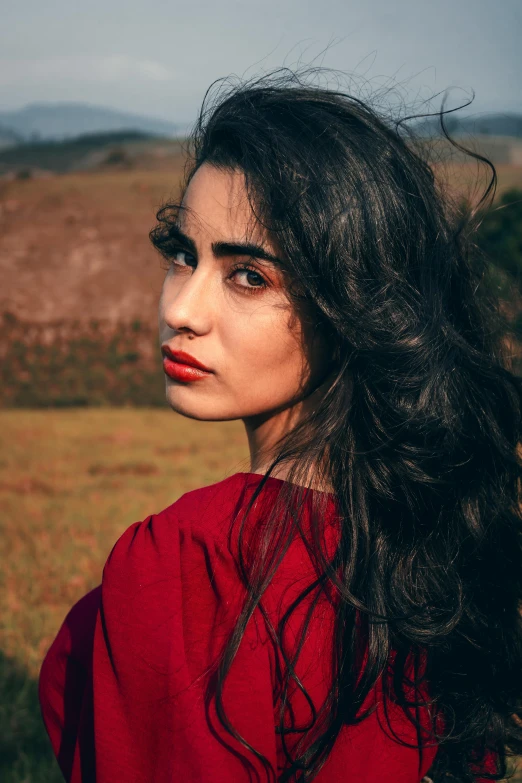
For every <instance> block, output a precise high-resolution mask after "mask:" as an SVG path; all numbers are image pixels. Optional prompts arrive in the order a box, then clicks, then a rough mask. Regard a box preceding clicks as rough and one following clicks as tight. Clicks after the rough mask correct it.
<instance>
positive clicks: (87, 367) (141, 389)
mask: <svg viewBox="0 0 522 783" xmlns="http://www.w3.org/2000/svg"><path fill="white" fill-rule="evenodd" d="M129 339H130V342H131V345H132V349H131V350H129ZM2 342H3V351H2V353H3V355H2V361H1V366H0V405H2V406H3V407H21V408H34V407H38V408H40V407H69V406H71V405H76V406H78V405H164V404H165V382H164V377H163V371H162V369H161V362H160V359H161V355H160V351H159V347H158V340H157V335H156V333H155V332H154V331H153V330H152V329H151V328H150V327H148V326H146V325H144V324H142V323H141V321H139V320H135V321H133V322H132V323H130V324H122V323H115V324H113V323H111V322H108V323H102V322H100V321H96V320H91V321H90V322H89V323H87V324H83V323H81V322H79V321H78V322H60V321H58V322H54V323H49V324H46V325H45V327H44V328H42V327H41V325H38V326H37V327H36V328H35V325H34V324H28V323H25V322H23V321H19V320H18V319H17V318H16V317H15V316H14V315H12V314H10V313H4V319H3V325H2Z"/></svg>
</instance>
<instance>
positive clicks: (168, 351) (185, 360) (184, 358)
mask: <svg viewBox="0 0 522 783" xmlns="http://www.w3.org/2000/svg"><path fill="white" fill-rule="evenodd" d="M161 352H162V353H163V355H164V356H168V357H169V358H170V359H172V360H173V361H175V362H179V363H180V364H188V365H189V366H190V367H197V369H198V370H204V371H205V372H212V370H210V369H209V368H208V367H205V365H204V364H202V363H201V362H198V360H197V359H194V357H193V356H191V355H190V354H189V353H185V351H173V350H172V348H169V346H168V345H162V346H161Z"/></svg>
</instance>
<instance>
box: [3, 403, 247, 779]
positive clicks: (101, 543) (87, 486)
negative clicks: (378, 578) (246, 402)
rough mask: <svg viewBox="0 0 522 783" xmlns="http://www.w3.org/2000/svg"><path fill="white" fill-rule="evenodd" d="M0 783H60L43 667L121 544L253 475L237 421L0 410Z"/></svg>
mask: <svg viewBox="0 0 522 783" xmlns="http://www.w3.org/2000/svg"><path fill="white" fill-rule="evenodd" d="M0 442H1V451H0V453H1V455H2V456H1V460H0V509H1V516H0V525H1V532H0V542H1V543H0V546H1V553H0V557H1V562H2V571H1V576H0V579H1V586H0V650H1V653H0V781H2V783H54V782H55V781H56V782H58V781H60V780H62V778H61V775H60V773H59V770H58V767H57V765H56V764H55V762H54V758H53V757H52V753H51V750H50V746H49V744H48V740H47V735H46V733H45V730H44V728H43V724H42V722H41V718H40V711H39V704H38V699H37V691H36V683H37V676H38V672H39V667H40V664H41V661H42V659H43V656H44V655H45V652H46V650H47V649H48V647H49V645H50V643H51V642H52V640H53V638H54V636H55V634H56V632H57V630H58V628H59V626H60V624H61V622H62V620H63V619H64V617H65V615H66V613H67V611H68V610H69V609H70V607H71V606H72V604H73V603H75V601H77V600H78V599H79V598H80V597H81V596H82V595H84V594H85V593H86V592H87V591H88V590H90V589H91V588H92V587H95V586H96V585H97V584H99V583H100V582H101V575H102V568H103V564H104V562H105V560H106V559H107V556H108V554H109V552H110V550H111V548H112V546H113V544H114V543H115V541H116V539H117V538H118V537H119V536H120V535H121V533H123V531H124V530H125V529H126V528H127V527H128V526H129V525H130V524H132V522H135V521H137V520H139V519H143V518H144V517H146V516H147V515H148V514H150V513H153V512H156V511H160V510H161V509H163V508H165V507H166V506H168V505H169V504H170V503H173V502H174V501H175V500H176V499H177V498H178V497H179V496H180V495H182V494H183V493H184V492H187V491H189V490H191V489H195V488H196V487H199V486H204V485H206V484H211V483H212V482H215V481H220V480H221V479H223V478H225V477H226V476H227V475H230V474H232V473H235V472H238V471H248V470H249V467H250V460H249V458H248V447H247V442H246V436H245V433H244V428H243V425H242V424H241V423H240V422H196V421H192V420H190V419H186V418H184V417H182V416H179V415H177V414H175V413H173V412H172V411H171V410H170V409H165V410H163V409H159V410H158V409H140V410H137V409H130V408H127V409H125V408H120V409H110V410H109V409H89V410H85V409H83V410H81V409H76V410H74V409H73V410H67V411H54V410H50V411H0Z"/></svg>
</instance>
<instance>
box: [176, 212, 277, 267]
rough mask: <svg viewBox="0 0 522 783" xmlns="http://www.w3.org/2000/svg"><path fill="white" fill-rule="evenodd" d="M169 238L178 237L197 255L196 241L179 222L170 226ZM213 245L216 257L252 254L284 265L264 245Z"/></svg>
mask: <svg viewBox="0 0 522 783" xmlns="http://www.w3.org/2000/svg"><path fill="white" fill-rule="evenodd" d="M169 239H177V240H178V241H179V242H182V243H183V244H184V245H185V246H186V247H187V248H188V249H189V250H190V251H191V252H192V253H194V255H197V248H196V243H195V242H194V240H193V239H192V238H191V237H189V236H187V234H185V232H184V231H182V230H181V228H180V227H179V226H178V225H177V223H174V224H172V225H171V226H170V228H169ZM211 247H212V252H213V253H214V255H215V257H216V258H225V257H226V256H250V257H251V258H257V259H259V260H261V261H270V262H271V263H272V264H275V265H276V266H280V267H283V266H284V264H283V262H282V260H281V259H280V258H278V257H277V256H275V255H274V254H273V253H270V252H269V251H268V250H266V249H265V248H264V247H263V246H262V245H257V244H256V243H253V242H212V244H211Z"/></svg>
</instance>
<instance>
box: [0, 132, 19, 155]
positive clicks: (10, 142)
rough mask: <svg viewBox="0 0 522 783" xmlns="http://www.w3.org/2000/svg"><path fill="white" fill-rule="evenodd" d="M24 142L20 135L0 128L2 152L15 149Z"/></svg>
mask: <svg viewBox="0 0 522 783" xmlns="http://www.w3.org/2000/svg"><path fill="white" fill-rule="evenodd" d="M21 141H23V139H22V138H21V136H20V135H19V134H18V133H15V132H14V131H13V130H11V129H10V128H2V127H1V126H0V150H3V149H6V147H14V146H15V145H16V144H20V142H21Z"/></svg>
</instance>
